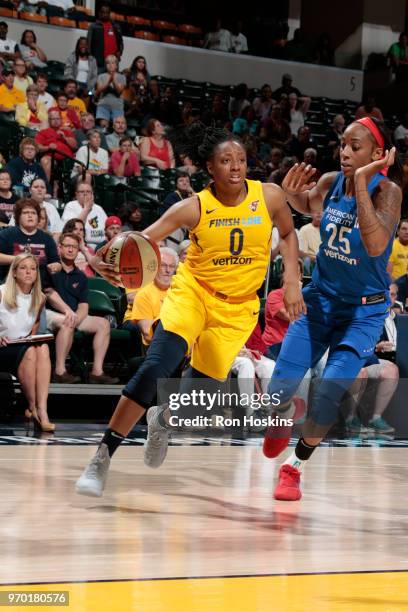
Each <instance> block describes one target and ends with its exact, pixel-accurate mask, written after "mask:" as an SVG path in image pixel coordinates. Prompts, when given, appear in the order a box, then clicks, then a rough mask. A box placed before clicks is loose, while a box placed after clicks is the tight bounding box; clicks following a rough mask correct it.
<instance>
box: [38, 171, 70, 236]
mask: <svg viewBox="0 0 408 612" xmlns="http://www.w3.org/2000/svg"><path fill="white" fill-rule="evenodd" d="M30 198H31V199H32V200H34V202H37V203H38V204H39V205H40V207H41V208H44V209H45V211H46V212H47V217H48V227H47V230H48V231H49V232H51V234H53V236H54V238H55V239H58V237H59V234H60V233H61V231H62V221H61V217H60V216H59V213H58V211H57V209H56V208H55V206H54V204H52V203H51V202H50V201H48V200H47V184H46V182H45V180H44V179H42V178H35V179H34V180H33V181H32V183H31V185H30Z"/></svg>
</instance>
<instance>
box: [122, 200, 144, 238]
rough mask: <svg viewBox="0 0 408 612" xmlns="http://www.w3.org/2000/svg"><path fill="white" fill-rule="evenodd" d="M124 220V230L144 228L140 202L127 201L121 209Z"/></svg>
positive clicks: (132, 230)
mask: <svg viewBox="0 0 408 612" xmlns="http://www.w3.org/2000/svg"><path fill="white" fill-rule="evenodd" d="M119 218H120V220H121V221H122V232H140V231H141V229H142V213H141V211H140V207H139V204H136V202H129V201H128V202H126V203H125V204H124V205H123V206H122V208H121V209H120V211H119Z"/></svg>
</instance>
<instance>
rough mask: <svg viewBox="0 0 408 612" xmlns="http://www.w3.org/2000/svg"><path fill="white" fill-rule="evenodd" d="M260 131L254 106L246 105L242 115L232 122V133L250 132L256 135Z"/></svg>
mask: <svg viewBox="0 0 408 612" xmlns="http://www.w3.org/2000/svg"><path fill="white" fill-rule="evenodd" d="M257 132H258V119H256V117H255V111H254V109H253V108H252V106H246V107H245V108H244V109H243V110H242V111H241V115H240V116H239V117H237V118H236V119H235V120H234V123H233V124H232V133H233V134H238V135H239V136H243V135H244V134H250V135H251V136H255V134H257Z"/></svg>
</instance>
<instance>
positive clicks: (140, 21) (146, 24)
mask: <svg viewBox="0 0 408 612" xmlns="http://www.w3.org/2000/svg"><path fill="white" fill-rule="evenodd" d="M125 21H127V22H128V23H130V24H131V25H134V26H135V28H141V29H147V30H150V28H151V25H152V22H151V21H150V19H146V18H145V17H138V16H137V15H130V16H129V17H127V18H126V19H125Z"/></svg>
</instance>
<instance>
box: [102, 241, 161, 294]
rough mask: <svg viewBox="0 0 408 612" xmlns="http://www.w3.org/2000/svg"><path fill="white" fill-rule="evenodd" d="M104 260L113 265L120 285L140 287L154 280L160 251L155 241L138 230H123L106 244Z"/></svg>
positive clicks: (128, 287) (129, 287) (131, 287)
mask: <svg viewBox="0 0 408 612" xmlns="http://www.w3.org/2000/svg"><path fill="white" fill-rule="evenodd" d="M104 261H105V262H106V263H108V264H111V265H113V266H114V267H115V272H116V273H117V274H118V275H119V277H120V279H121V284H122V287H126V289H140V288H141V287H145V286H146V285H148V284H149V283H151V282H152V281H153V280H154V278H155V276H156V274H157V271H158V269H159V265H160V251H159V249H158V247H157V245H156V243H154V242H153V241H152V240H149V238H147V237H146V236H143V235H142V234H140V233H139V232H123V233H122V234H118V235H117V236H115V237H114V238H112V240H111V241H110V242H109V243H108V244H107V245H106V252H105V255H104Z"/></svg>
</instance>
